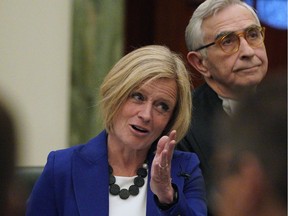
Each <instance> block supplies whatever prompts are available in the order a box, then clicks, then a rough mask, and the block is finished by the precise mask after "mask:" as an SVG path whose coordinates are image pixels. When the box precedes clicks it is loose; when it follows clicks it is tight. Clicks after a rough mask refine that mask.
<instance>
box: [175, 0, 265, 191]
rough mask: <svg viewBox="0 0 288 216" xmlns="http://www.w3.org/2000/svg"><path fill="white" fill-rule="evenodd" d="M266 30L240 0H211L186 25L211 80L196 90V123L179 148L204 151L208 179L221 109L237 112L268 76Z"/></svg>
mask: <svg viewBox="0 0 288 216" xmlns="http://www.w3.org/2000/svg"><path fill="white" fill-rule="evenodd" d="M264 33H265V28H264V27H261V25H260V21H259V19H258V17H257V15H256V13H255V12H254V10H253V9H252V8H251V7H250V6H249V5H247V4H246V3H244V2H242V1H240V0H206V1H205V2H203V3H202V4H201V5H200V6H199V7H198V8H197V9H196V10H195V12H194V14H193V16H192V18H191V19H190V22H189V25H188V26H187V28H186V44H187V47H188V49H189V52H188V54H187V60H188V62H189V63H190V64H191V65H192V66H193V67H194V68H195V69H196V70H197V71H198V72H199V73H201V74H202V75H203V77H204V80H205V84H204V85H202V86H200V87H198V88H197V89H195V92H194V94H193V113H192V124H191V127H190V129H189V131H188V133H187V135H186V137H185V138H184V139H183V140H182V141H181V142H180V143H179V144H178V147H177V148H178V149H180V150H184V151H192V152H196V153H197V154H198V157H199V159H200V162H201V168H202V171H203V175H204V178H205V180H206V181H208V176H209V175H210V171H209V169H210V162H209V161H210V157H211V154H212V151H213V148H215V147H216V146H214V142H213V140H212V137H213V130H212V123H213V119H214V117H215V115H216V113H218V111H219V110H220V112H222V113H225V115H226V117H229V116H232V115H233V113H234V112H235V110H236V108H237V105H238V103H239V100H240V98H242V97H244V96H246V95H249V94H253V93H254V92H255V90H256V87H257V85H258V84H259V83H260V82H261V81H262V79H263V78H264V77H265V75H266V72H267V67H268V60H267V55H266V49H265V45H264ZM206 184H207V190H208V192H209V183H207V182H206Z"/></svg>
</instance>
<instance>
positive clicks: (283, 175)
mask: <svg viewBox="0 0 288 216" xmlns="http://www.w3.org/2000/svg"><path fill="white" fill-rule="evenodd" d="M283 74H285V73H283ZM215 130H217V136H216V137H215V140H214V141H215V143H217V150H215V152H214V157H213V156H212V158H213V159H212V161H213V167H212V173H213V176H212V181H211V183H212V188H213V193H212V194H213V195H214V196H212V198H213V199H212V202H211V203H213V212H214V213H215V215H217V216H218V215H219V216H230V215H233V216H265V215H273V216H282V215H283V216H287V77H286V76H283V77H282V76H280V77H277V78H276V79H274V77H272V76H271V77H270V79H269V80H266V82H265V83H264V82H263V85H261V89H259V91H257V95H256V96H254V97H252V96H251V98H249V99H247V100H245V101H244V102H243V103H241V107H239V109H238V110H237V112H236V113H235V114H234V116H233V118H230V119H229V121H225V120H224V121H223V119H221V117H219V118H218V120H217V121H216V129H215Z"/></svg>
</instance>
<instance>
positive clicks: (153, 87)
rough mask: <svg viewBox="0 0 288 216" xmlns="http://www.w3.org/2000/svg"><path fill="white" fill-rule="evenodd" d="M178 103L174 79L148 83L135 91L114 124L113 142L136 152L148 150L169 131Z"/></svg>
mask: <svg viewBox="0 0 288 216" xmlns="http://www.w3.org/2000/svg"><path fill="white" fill-rule="evenodd" d="M176 101H177V85H176V81H175V80H173V79H164V78H163V79H158V80H154V81H152V82H149V83H144V84H143V85H141V86H139V88H137V89H135V90H134V91H132V92H131V94H130V95H129V97H128V99H127V100H126V101H125V102H124V103H123V105H122V106H121V107H120V109H119V111H118V113H117V114H116V116H115V118H114V121H113V130H112V131H111V133H110V134H109V141H111V142H115V143H117V145H123V147H125V148H130V149H133V150H147V149H149V148H150V146H151V144H152V143H153V141H155V140H156V139H157V138H158V137H159V136H160V135H161V133H162V132H163V130H164V129H165V128H166V126H167V124H168V122H169V120H170V119H171V117H172V114H173V110H174V108H175V105H176Z"/></svg>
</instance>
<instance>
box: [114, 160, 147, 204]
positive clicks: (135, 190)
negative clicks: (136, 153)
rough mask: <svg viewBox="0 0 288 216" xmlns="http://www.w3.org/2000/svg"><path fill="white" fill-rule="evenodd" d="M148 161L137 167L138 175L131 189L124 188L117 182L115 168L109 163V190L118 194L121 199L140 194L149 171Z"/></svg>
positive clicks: (115, 194)
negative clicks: (114, 173)
mask: <svg viewBox="0 0 288 216" xmlns="http://www.w3.org/2000/svg"><path fill="white" fill-rule="evenodd" d="M147 170H148V166H147V163H144V164H143V166H142V167H140V168H138V169H137V176H136V177H135V178H134V181H133V183H134V184H132V185H131V186H130V187H129V189H126V188H122V189H120V186H119V185H118V184H116V178H115V176H114V175H113V168H112V167H111V166H110V164H109V192H110V194H111V195H114V196H117V195H119V197H120V198H121V199H124V200H125V199H128V198H129V196H130V195H132V196H137V195H138V194H139V188H140V187H142V186H143V185H144V184H145V179H144V178H145V177H146V176H147V173H148V171H147Z"/></svg>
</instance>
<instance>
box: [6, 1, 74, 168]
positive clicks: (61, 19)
mask: <svg viewBox="0 0 288 216" xmlns="http://www.w3.org/2000/svg"><path fill="white" fill-rule="evenodd" d="M71 5H72V1H69V0H61V1H59V0H49V1H33V0H23V1H22V0H21V1H19V0H2V1H1V2H0V89H1V93H2V94H4V95H5V96H6V97H8V99H9V101H10V103H11V105H12V108H13V109H14V111H15V116H16V117H17V122H18V126H19V128H18V129H19V137H18V138H19V146H18V150H19V151H18V162H17V163H18V165H23V166H24V165H44V164H45V162H46V158H47V154H48V153H49V152H50V151H51V150H54V149H60V148H64V147H66V146H67V145H68V143H67V140H68V123H69V122H68V116H69V101H68V99H69V85H70V83H69V82H70V80H69V73H70V62H69V61H70V35H71V30H70V22H71Z"/></svg>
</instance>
